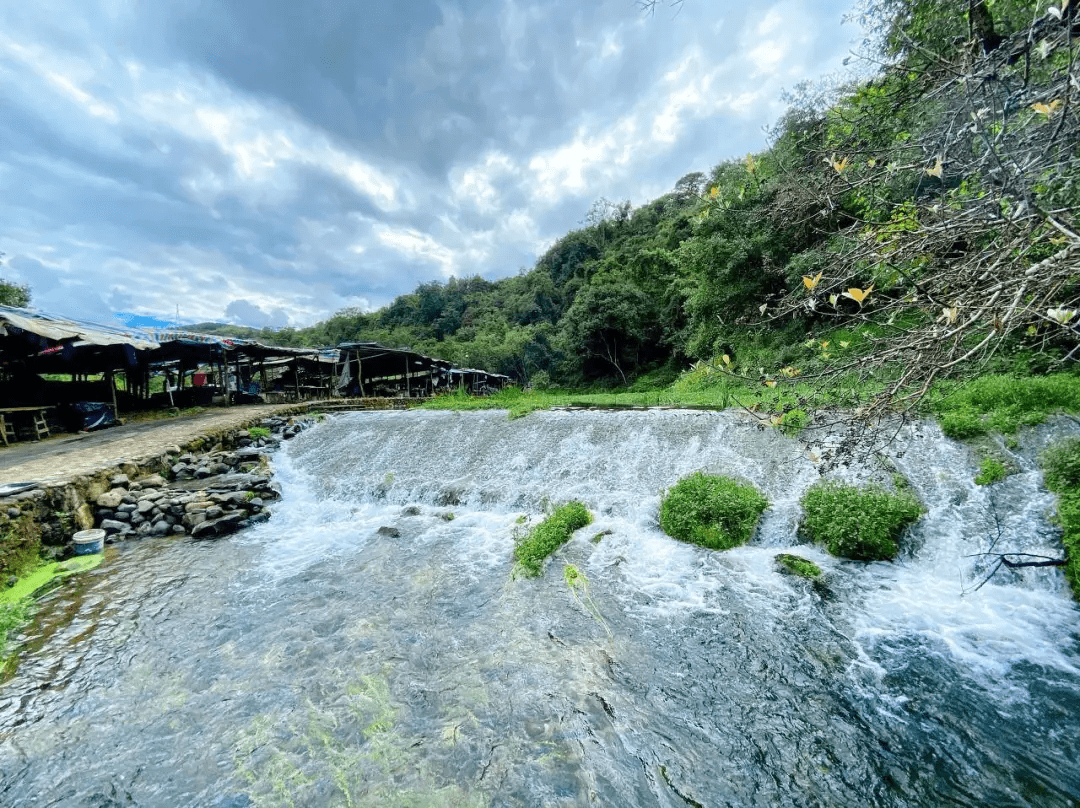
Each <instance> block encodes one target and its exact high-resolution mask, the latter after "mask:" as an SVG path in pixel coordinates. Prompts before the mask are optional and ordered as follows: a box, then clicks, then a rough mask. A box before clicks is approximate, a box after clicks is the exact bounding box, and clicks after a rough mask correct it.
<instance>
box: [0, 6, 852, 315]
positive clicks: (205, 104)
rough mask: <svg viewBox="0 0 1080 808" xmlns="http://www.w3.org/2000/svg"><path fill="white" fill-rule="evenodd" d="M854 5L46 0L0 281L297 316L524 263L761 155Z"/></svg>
mask: <svg viewBox="0 0 1080 808" xmlns="http://www.w3.org/2000/svg"><path fill="white" fill-rule="evenodd" d="M848 5H849V2H845V1H844V0H779V1H778V2H771V1H770V0H762V2H761V3H760V4H748V3H745V2H735V0H685V2H684V3H683V5H682V7H681V9H679V10H678V12H677V13H676V12H675V11H674V10H672V9H671V8H668V7H659V8H658V9H657V11H656V13H655V14H653V15H651V16H649V15H646V14H643V13H642V12H641V11H640V10H639V9H638V8H637V7H636V5H635V3H634V0H586V1H585V2H582V0H520V1H519V2H514V0H440V2H430V0H413V1H412V2H410V3H403V4H396V3H388V2H366V3H360V2H355V1H354V2H345V0H304V2H300V0H183V1H182V2H181V0H29V1H27V2H14V0H13V1H12V2H5V3H3V9H2V10H0V97H2V98H3V99H4V103H3V115H2V116H0V222H3V225H4V227H3V230H0V251H2V252H4V253H5V254H6V256H5V258H4V259H3V260H4V265H3V266H2V267H0V277H4V278H6V279H7V280H13V281H17V282H22V283H28V284H29V285H30V286H31V289H32V292H33V298H34V299H33V303H34V305H35V306H36V307H38V308H39V309H41V310H43V311H48V312H51V313H57V314H62V315H66V316H74V317H82V318H85V319H97V320H107V319H112V318H114V317H115V316H116V315H117V313H128V314H136V315H141V316H143V317H151V318H158V319H160V320H163V321H173V320H175V319H176V317H177V310H179V319H180V321H181V322H198V321H203V320H218V321H226V322H235V323H243V324H247V325H253V326H266V325H269V326H273V327H279V326H284V325H294V326H303V325H309V324H311V323H313V322H316V321H318V320H320V319H323V318H325V317H327V316H329V315H330V314H332V313H333V312H335V311H337V310H339V309H341V308H344V307H348V306H358V307H361V308H364V309H370V308H377V307H379V306H382V305H385V304H386V303H388V302H389V301H390V300H392V299H393V297H394V296H395V295H398V294H401V293H404V292H408V291H410V290H412V289H413V288H414V287H415V286H416V284H417V283H420V282H423V281H429V280H445V279H447V278H449V277H451V276H453V275H458V276H462V275H474V274H479V275H483V276H484V277H487V278H498V277H503V276H506V275H511V274H515V273H516V272H518V271H519V270H520V269H522V268H530V267H532V265H533V264H534V263H535V261H536V258H537V256H538V255H540V254H541V253H542V252H543V250H544V249H545V248H546V247H547V246H549V245H550V244H551V243H552V241H553V240H555V239H556V238H558V237H559V236H561V235H563V234H564V233H566V232H567V231H568V230H570V229H573V228H575V227H577V226H578V225H579V223H580V222H581V221H582V219H584V216H585V214H586V212H587V211H588V209H589V207H590V205H591V204H592V203H593V201H595V200H596V199H598V198H600V197H606V198H608V199H611V200H616V201H618V200H623V199H629V200H631V201H632V202H633V203H634V204H635V205H637V204H641V203H644V202H646V201H648V200H649V199H651V198H654V197H656V196H658V195H660V194H662V193H664V192H665V191H667V190H669V189H671V188H672V186H673V185H674V184H675V182H676V180H678V179H679V177H681V176H682V175H684V174H686V173H688V172H690V171H696V170H702V171H707V170H708V169H709V168H711V167H712V166H713V165H715V164H716V163H717V162H719V161H720V160H722V159H725V158H729V157H737V156H740V155H743V154H745V153H746V152H747V151H750V150H759V149H761V148H763V147H764V146H765V135H764V134H763V131H762V127H763V126H764V125H766V124H769V123H772V122H774V121H775V120H776V119H777V118H778V117H779V115H780V114H781V113H782V111H783V105H782V102H781V100H780V95H781V91H782V89H783V88H791V87H792V86H794V85H795V84H796V83H798V82H799V81H800V80H802V79H806V78H814V77H818V76H821V75H823V74H826V73H830V72H834V71H836V70H838V69H839V68H840V64H841V61H842V60H843V58H844V56H845V55H846V54H847V53H848V51H849V49H850V48H851V46H852V41H853V40H855V39H856V38H857V35H858V33H859V32H858V31H857V30H855V28H854V26H852V25H842V24H841V18H842V16H843V14H844V12H845V11H846V10H847V8H848Z"/></svg>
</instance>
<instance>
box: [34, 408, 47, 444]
mask: <svg viewBox="0 0 1080 808" xmlns="http://www.w3.org/2000/svg"><path fill="white" fill-rule="evenodd" d="M34 434H35V435H36V436H37V437H36V438H35V440H41V439H42V438H47V437H49V422H48V421H46V420H45V411H44V410H38V411H37V412H35V413H34Z"/></svg>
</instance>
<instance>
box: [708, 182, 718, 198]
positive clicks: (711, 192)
mask: <svg viewBox="0 0 1080 808" xmlns="http://www.w3.org/2000/svg"><path fill="white" fill-rule="evenodd" d="M718 193H720V187H719V186H718V185H714V186H713V187H712V188H710V189H709V196H710V197H712V198H713V199H716V195H717V194H718Z"/></svg>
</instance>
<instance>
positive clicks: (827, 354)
mask: <svg viewBox="0 0 1080 808" xmlns="http://www.w3.org/2000/svg"><path fill="white" fill-rule="evenodd" d="M830 356H832V354H831V353H823V354H822V355H821V358H822V359H828V358H829V357H830Z"/></svg>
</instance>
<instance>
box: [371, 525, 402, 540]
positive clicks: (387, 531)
mask: <svg viewBox="0 0 1080 808" xmlns="http://www.w3.org/2000/svg"><path fill="white" fill-rule="evenodd" d="M375 532H376V533H378V534H379V535H380V536H389V537H390V538H391V539H396V538H398V537H399V536H401V531H400V530H398V529H397V528H396V527H390V525H383V526H382V527H380V528H379V529H378V530H376V531H375Z"/></svg>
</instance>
